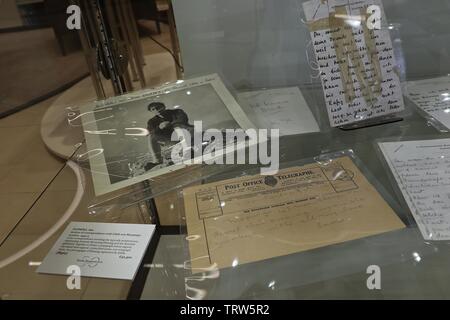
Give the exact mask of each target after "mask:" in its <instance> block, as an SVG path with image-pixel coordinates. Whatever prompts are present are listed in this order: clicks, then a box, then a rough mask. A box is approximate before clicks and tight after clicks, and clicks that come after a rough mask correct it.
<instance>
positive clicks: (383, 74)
mask: <svg viewBox="0 0 450 320" xmlns="http://www.w3.org/2000/svg"><path fill="white" fill-rule="evenodd" d="M303 8H304V11H305V15H306V20H307V24H308V28H309V31H310V33H311V38H312V47H313V50H314V53H315V56H316V60H317V66H316V67H317V70H318V71H319V74H320V78H321V81H322V88H323V92H324V96H325V103H326V106H327V111H328V116H329V119H330V124H331V126H332V127H339V126H343V125H347V124H351V123H355V122H359V121H363V120H368V119H372V118H377V117H381V116H386V115H390V114H393V113H397V112H400V111H402V110H403V109H404V103H403V96H402V88H401V85H400V79H399V77H398V75H397V72H396V69H395V68H396V66H397V64H396V61H395V56H394V49H393V47H392V41H391V38H390V34H389V29H388V28H387V26H386V25H385V23H381V22H383V21H384V20H385V15H384V10H383V6H382V3H381V0H312V1H308V2H305V3H303ZM373 8H377V11H378V13H379V17H380V19H379V20H378V21H380V25H381V28H377V26H372V25H371V24H370V23H371V22H372V21H370V20H371V19H372V14H374V16H376V12H375V11H373V10H374V9H373Z"/></svg>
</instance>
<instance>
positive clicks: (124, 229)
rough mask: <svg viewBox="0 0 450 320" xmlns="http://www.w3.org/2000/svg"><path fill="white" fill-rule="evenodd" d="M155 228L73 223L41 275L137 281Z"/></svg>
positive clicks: (40, 268) (42, 267)
mask: <svg viewBox="0 0 450 320" xmlns="http://www.w3.org/2000/svg"><path fill="white" fill-rule="evenodd" d="M154 232H155V225H149V224H120V223H87V222H72V223H70V225H69V226H68V227H67V228H66V230H65V231H64V232H63V234H62V235H61V237H60V238H59V239H58V241H57V242H56V243H55V245H54V246H53V248H52V249H51V250H50V252H49V253H48V254H47V256H46V257H45V259H44V261H43V262H42V264H41V265H40V267H39V268H38V270H37V272H38V273H48V274H63V275H71V274H72V272H73V271H68V270H73V267H74V266H75V267H79V270H80V272H81V274H80V275H81V276H82V277H98V278H111V279H123V280H133V279H134V276H135V274H136V271H137V269H138V267H139V265H140V263H141V261H142V258H143V257H144V254H145V252H146V250H147V246H148V244H149V242H150V239H151V238H152V236H153V233H154Z"/></svg>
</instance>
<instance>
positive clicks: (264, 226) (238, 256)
mask: <svg viewBox="0 0 450 320" xmlns="http://www.w3.org/2000/svg"><path fill="white" fill-rule="evenodd" d="M183 194H184V203H185V211H186V223H187V228H188V237H187V239H188V241H189V249H190V255H191V266H192V271H193V272H199V271H202V270H205V269H210V268H211V267H217V268H226V267H231V266H237V265H240V264H245V263H250V262H255V261H260V260H265V259H269V258H273V257H278V256H283V255H288V254H292V253H296V252H301V251H306V250H310V249H314V248H319V247H323V246H327V245H331V244H336V243H341V242H345V241H349V240H354V239H359V238H363V237H367V236H371V235H376V234H380V233H384V232H388V231H393V230H398V229H401V228H404V227H405V225H404V224H403V223H402V221H401V220H400V219H399V218H398V217H397V215H396V214H395V212H394V211H393V210H392V209H391V208H390V206H389V205H388V204H387V203H386V202H385V201H384V199H383V198H382V197H381V195H380V194H379V193H378V192H377V191H376V189H375V188H374V187H373V186H372V185H371V184H370V183H369V182H368V181H367V179H366V178H365V177H364V175H363V174H362V173H361V171H360V170H359V169H358V168H357V167H356V166H355V164H354V163H353V161H352V160H351V158H349V157H341V158H337V159H334V160H333V161H332V162H331V163H329V164H328V165H323V164H322V165H321V164H319V163H312V164H309V165H305V166H302V167H295V168H290V169H286V170H282V171H280V172H279V173H278V174H276V175H274V176H249V177H244V178H237V179H231V180H226V181H220V182H217V183H212V184H207V185H203V186H195V187H191V188H188V189H186V190H184V191H183Z"/></svg>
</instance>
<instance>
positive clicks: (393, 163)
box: [379, 139, 450, 240]
mask: <svg viewBox="0 0 450 320" xmlns="http://www.w3.org/2000/svg"><path fill="white" fill-rule="evenodd" d="M379 145H380V148H381V150H382V151H383V154H384V156H385V158H386V161H387V163H388V164H389V167H390V169H391V171H392V173H393V175H394V177H395V180H396V182H397V183H398V185H399V187H400V190H401V191H402V193H403V196H404V198H405V200H406V202H407V204H408V206H409V208H410V210H411V213H412V214H413V216H414V218H415V220H416V222H417V225H418V227H419V229H420V231H421V232H422V235H423V237H424V238H425V239H426V240H450V139H439V140H424V141H402V142H384V143H380V144H379Z"/></svg>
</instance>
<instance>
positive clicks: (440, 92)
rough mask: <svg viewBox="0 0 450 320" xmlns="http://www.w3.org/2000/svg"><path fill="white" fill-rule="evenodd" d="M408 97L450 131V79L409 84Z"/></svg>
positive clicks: (443, 78)
mask: <svg viewBox="0 0 450 320" xmlns="http://www.w3.org/2000/svg"><path fill="white" fill-rule="evenodd" d="M406 92H407V94H406V96H407V97H408V98H409V99H411V101H412V102H414V103H415V104H416V105H417V107H419V109H421V110H423V111H424V112H426V113H428V114H429V115H430V116H432V117H433V118H434V119H436V120H437V121H439V122H440V123H441V124H443V125H444V126H445V127H447V128H448V129H450V77H442V78H435V79H428V80H420V81H411V82H408V87H407V90H406Z"/></svg>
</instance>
